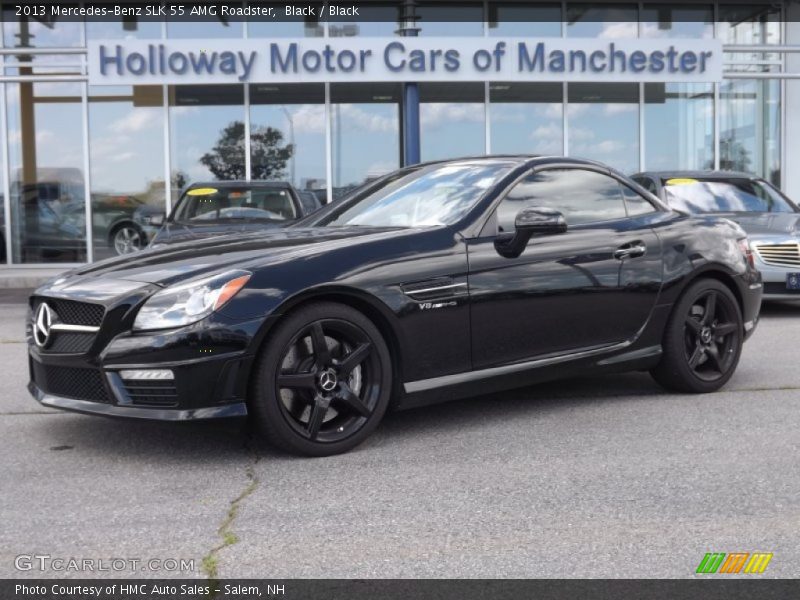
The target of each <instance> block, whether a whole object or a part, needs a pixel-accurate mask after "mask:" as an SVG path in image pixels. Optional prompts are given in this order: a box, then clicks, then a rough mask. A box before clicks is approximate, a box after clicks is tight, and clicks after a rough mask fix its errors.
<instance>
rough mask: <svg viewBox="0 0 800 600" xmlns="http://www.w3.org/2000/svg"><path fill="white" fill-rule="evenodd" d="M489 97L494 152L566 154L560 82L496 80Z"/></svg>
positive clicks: (562, 95)
mask: <svg viewBox="0 0 800 600" xmlns="http://www.w3.org/2000/svg"><path fill="white" fill-rule="evenodd" d="M489 99H490V104H489V119H490V123H491V136H492V143H491V148H492V153H493V154H553V155H557V156H558V155H562V154H563V153H564V116H563V111H564V102H563V100H564V92H563V86H562V85H561V84H560V83H492V84H491V85H490V86H489Z"/></svg>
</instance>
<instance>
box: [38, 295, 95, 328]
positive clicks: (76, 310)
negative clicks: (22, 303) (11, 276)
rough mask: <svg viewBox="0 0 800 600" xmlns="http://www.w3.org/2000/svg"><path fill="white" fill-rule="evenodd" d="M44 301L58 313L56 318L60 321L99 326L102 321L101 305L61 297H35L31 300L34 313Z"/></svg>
mask: <svg viewBox="0 0 800 600" xmlns="http://www.w3.org/2000/svg"><path fill="white" fill-rule="evenodd" d="M44 301H46V302H47V304H48V305H49V306H50V308H51V309H53V311H54V312H55V313H56V315H58V320H59V321H60V322H61V323H66V324H67V325H87V326H89V327H100V324H101V323H102V322H103V314H104V313H105V308H104V307H103V306H102V305H100V304H91V303H89V302H77V301H76V300H63V299H61V298H35V299H34V302H33V312H34V314H35V313H36V309H37V307H38V306H39V304H40V303H42V302H44Z"/></svg>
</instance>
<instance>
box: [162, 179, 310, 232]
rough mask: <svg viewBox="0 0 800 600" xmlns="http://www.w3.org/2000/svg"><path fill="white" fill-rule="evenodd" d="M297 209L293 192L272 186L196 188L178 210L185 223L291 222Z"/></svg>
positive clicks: (181, 201)
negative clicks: (293, 200) (233, 221)
mask: <svg viewBox="0 0 800 600" xmlns="http://www.w3.org/2000/svg"><path fill="white" fill-rule="evenodd" d="M296 217H297V212H296V210H295V206H294V202H292V198H291V195H290V192H289V191H288V190H286V189H279V188H275V189H269V188H255V189H247V188H222V187H220V188H214V187H196V188H192V189H189V190H186V192H185V193H184V194H183V196H182V197H181V199H180V202H179V203H178V208H177V210H176V212H175V220H176V221H179V222H182V223H196V224H207V223H214V222H221V221H232V220H247V221H287V220H290V219H295V218H296Z"/></svg>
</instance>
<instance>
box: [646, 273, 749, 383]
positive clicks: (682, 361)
mask: <svg viewBox="0 0 800 600" xmlns="http://www.w3.org/2000/svg"><path fill="white" fill-rule="evenodd" d="M743 342H744V332H743V326H742V311H741V308H740V307H739V303H738V302H737V300H736V297H735V296H734V295H733V293H732V292H731V291H730V289H728V288H727V287H726V286H725V285H724V284H722V283H721V282H719V281H717V280H715V279H702V280H700V281H697V282H695V283H694V284H692V285H691V286H690V287H689V289H687V290H686V292H685V293H684V294H683V297H682V298H681V299H680V301H679V302H678V304H677V305H676V306H675V309H674V311H673V313H672V316H671V317H670V321H669V323H668V325H667V329H666V332H665V334H664V344H663V355H662V359H661V363H660V364H659V365H658V367H656V368H655V369H654V370H653V371H652V374H653V377H655V379H656V380H657V381H658V382H659V383H660V384H662V385H663V386H664V387H666V388H668V389H673V390H677V391H683V392H697V393H702V392H713V391H716V390H718V389H719V388H721V387H722V386H723V385H725V383H727V381H728V380H729V379H730V378H731V376H732V375H733V373H734V371H735V370H736V365H737V364H738V363H739V357H740V355H741V352H742V344H743Z"/></svg>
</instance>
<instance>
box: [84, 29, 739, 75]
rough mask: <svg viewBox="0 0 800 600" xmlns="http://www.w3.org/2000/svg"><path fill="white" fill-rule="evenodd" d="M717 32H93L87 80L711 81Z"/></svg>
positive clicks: (716, 65) (717, 62) (717, 67)
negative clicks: (658, 35)
mask: <svg viewBox="0 0 800 600" xmlns="http://www.w3.org/2000/svg"><path fill="white" fill-rule="evenodd" d="M722 63H723V56H722V44H721V42H720V41H719V40H678V39H672V40H670V39H659V40H653V39H648V40H641V39H631V40H615V41H610V40H602V39H596V38H581V39H577V38H573V39H563V38H541V39H531V38H486V37H483V38H475V37H471V38H446V37H440V38H413V37H412V38H397V37H392V38H366V37H365V38H357V37H351V38H326V39H322V38H296V39H276V40H270V39H263V40H261V39H259V40H256V39H249V40H150V41H148V40H123V41H119V40H97V41H93V42H90V43H89V83H90V84H92V85H120V84H124V85H135V84H195V85H196V84H203V83H243V82H252V83H312V82H365V81H375V82H391V81H419V82H423V81H438V82H445V81H453V82H458V81H529V82H536V81H550V82H555V81H558V82H561V81H585V82H608V83H618V82H683V83H699V82H717V81H721V80H722Z"/></svg>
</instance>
